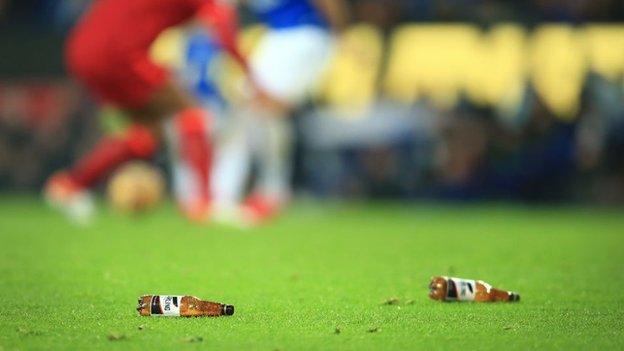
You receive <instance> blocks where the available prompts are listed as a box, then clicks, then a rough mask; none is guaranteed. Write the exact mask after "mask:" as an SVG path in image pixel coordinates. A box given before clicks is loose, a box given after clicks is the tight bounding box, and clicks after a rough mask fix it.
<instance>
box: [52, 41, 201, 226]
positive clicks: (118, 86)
mask: <svg viewBox="0 0 624 351" xmlns="http://www.w3.org/2000/svg"><path fill="white" fill-rule="evenodd" d="M112 59H113V60H112V62H111V64H110V65H104V66H102V65H100V64H99V63H98V64H96V65H93V64H80V63H79V64H77V65H76V68H77V69H76V70H75V72H76V73H77V76H78V77H79V78H80V79H81V80H82V81H83V82H84V83H85V84H86V85H87V86H88V87H90V88H91V89H92V90H93V92H94V93H95V95H96V96H98V97H99V98H101V99H103V100H105V101H109V102H111V103H114V104H116V105H117V106H120V107H122V108H125V110H126V112H127V115H128V116H130V118H131V119H132V121H133V127H132V128H130V129H129V130H128V131H127V132H126V133H125V134H123V135H120V136H115V137H111V138H104V139H102V140H101V141H100V142H99V143H98V144H96V145H95V147H94V148H93V149H92V150H91V151H90V152H89V153H87V154H86V155H85V156H83V158H82V159H81V160H80V161H78V162H77V163H76V164H75V166H74V167H72V168H71V169H70V171H69V172H62V173H59V174H56V175H54V176H53V177H52V178H51V179H50V181H49V182H48V183H47V185H46V189H45V193H46V197H47V198H48V200H50V201H51V202H52V203H53V204H55V205H58V206H59V207H61V208H64V209H69V212H70V216H71V215H72V213H71V212H72V211H73V210H72V208H73V207H74V204H75V203H76V202H77V201H76V200H75V199H77V198H81V197H84V196H83V195H82V194H84V193H85V192H86V191H88V189H90V188H91V187H93V186H94V185H95V184H96V183H97V182H98V181H100V180H101V179H103V178H104V177H106V176H107V175H108V174H110V173H111V172H112V171H113V170H114V169H116V168H117V167H118V166H119V165H121V164H122V163H124V162H126V161H128V160H131V159H135V158H148V157H150V156H152V155H153V153H154V152H155V150H156V147H157V145H158V143H159V140H160V134H161V133H160V130H161V123H162V121H163V120H164V119H166V118H174V119H175V121H176V126H177V127H178V128H179V131H180V135H181V138H180V139H181V147H180V150H181V156H182V158H183V159H185V160H186V161H187V162H188V164H189V166H190V167H191V168H193V169H194V170H195V171H196V172H197V174H198V175H199V176H200V177H202V182H203V183H204V184H206V186H205V188H204V189H203V190H205V191H201V192H200V193H198V194H197V198H198V201H197V206H198V208H199V207H202V206H203V207H205V206H207V205H206V204H207V202H208V197H209V191H208V189H209V173H210V172H209V170H210V144H209V143H208V140H207V135H208V129H209V128H210V125H208V124H207V123H206V121H205V119H204V112H203V111H202V110H201V109H198V108H196V107H195V104H194V103H193V101H192V99H190V98H189V96H188V95H187V94H186V92H185V91H184V90H183V89H181V88H180V87H178V86H177V84H175V83H174V82H173V81H172V80H171V79H170V78H169V76H168V74H167V72H166V71H165V70H164V69H163V68H161V67H159V66H158V65H156V64H154V63H152V62H151V60H150V59H149V58H148V56H147V53H145V54H144V55H143V56H140V57H137V56H136V55H135V56H133V57H132V58H131V60H132V61H130V62H131V64H130V63H128V62H124V60H120V59H118V58H117V57H114V58H112ZM115 59H116V60H115ZM117 61H119V62H117ZM120 63H125V65H121V64H120ZM198 208H195V209H194V210H197V209H198ZM202 210H203V208H202Z"/></svg>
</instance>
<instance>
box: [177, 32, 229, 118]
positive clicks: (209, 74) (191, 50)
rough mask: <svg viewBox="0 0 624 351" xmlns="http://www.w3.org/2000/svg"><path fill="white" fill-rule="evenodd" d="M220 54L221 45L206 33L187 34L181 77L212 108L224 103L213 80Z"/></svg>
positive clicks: (222, 106)
mask: <svg viewBox="0 0 624 351" xmlns="http://www.w3.org/2000/svg"><path fill="white" fill-rule="evenodd" d="M221 55H222V49H221V47H220V46H219V45H218V44H217V43H216V42H215V41H214V40H213V39H212V38H211V37H210V35H208V34H207V33H205V32H203V31H198V32H196V33H193V34H192V35H190V36H189V38H188V42H187V45H186V55H185V64H184V69H183V72H182V73H183V77H184V80H185V82H186V84H187V85H188V86H189V88H190V89H191V91H192V92H194V93H195V96H196V97H197V98H198V99H199V100H200V101H201V102H202V103H203V104H205V105H210V106H212V107H213V108H214V107H216V108H224V107H225V105H226V102H225V100H224V99H223V96H222V95H221V92H220V90H219V87H218V85H217V82H216V81H215V80H214V77H215V71H216V70H218V69H219V67H218V65H219V62H220V57H221Z"/></svg>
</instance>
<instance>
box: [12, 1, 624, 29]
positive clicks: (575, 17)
mask: <svg viewBox="0 0 624 351" xmlns="http://www.w3.org/2000/svg"><path fill="white" fill-rule="evenodd" d="M91 1H92V0H0V20H3V21H13V22H20V21H21V22H29V23H31V24H32V23H36V22H39V23H49V24H54V25H57V26H67V25H69V24H71V23H72V22H73V21H74V20H75V18H76V17H77V16H78V15H79V14H80V13H81V12H82V11H83V10H84V8H85V7H86V6H87V5H88V4H89V3H90V2H91ZM351 2H352V3H353V6H354V9H355V12H356V14H357V17H358V18H360V19H361V20H365V21H370V22H374V23H376V24H378V25H381V26H384V27H389V26H392V25H393V24H395V23H396V22H406V21H410V22H412V21H443V22H448V21H469V22H479V23H491V22H500V21H515V22H517V21H521V22H525V23H535V22H544V21H569V22H587V21H592V22H595V21H621V20H622V19H624V4H623V3H622V1H620V0H526V1H514V0H351Z"/></svg>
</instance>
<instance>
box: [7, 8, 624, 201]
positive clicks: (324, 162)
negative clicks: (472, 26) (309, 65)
mask: <svg viewBox="0 0 624 351" xmlns="http://www.w3.org/2000/svg"><path fill="white" fill-rule="evenodd" d="M88 3H90V1H89V0H0V38H3V39H2V40H7V39H6V38H9V37H10V38H14V37H15V36H18V37H19V38H21V37H23V36H26V37H28V35H33V36H34V35H37V34H35V33H36V32H33V33H30V34H29V33H26V32H27V31H28V30H22V29H20V30H16V31H21V32H19V33H17V34H16V33H11V30H12V29H11V28H12V26H14V27H15V28H55V29H57V30H58V31H59V32H63V31H64V30H65V29H66V28H68V27H69V26H70V25H71V24H72V23H73V22H74V21H75V19H76V18H77V17H78V16H79V14H80V13H81V12H82V11H83V10H84V8H85V7H86V6H87V5H88ZM352 3H353V10H354V14H355V17H356V19H357V20H358V21H359V22H365V23H370V24H373V25H375V26H377V27H378V28H381V29H385V30H391V29H393V28H395V27H396V26H397V25H400V24H402V23H411V22H428V21H440V22H455V21H457V22H470V23H476V24H479V25H488V24H490V23H494V22H520V23H522V24H524V25H525V26H529V27H530V26H533V25H537V24H539V23H542V22H553V21H564V22H570V23H573V24H578V23H585V22H603V21H605V22H621V21H624V2H623V1H621V0H527V1H512V0H498V1H495V0H354V1H352ZM25 31H26V32H25ZM7 32H8V33H9V34H6V33H7ZM11 40H13V41H12V42H11V43H12V45H17V46H19V45H20V44H19V43H20V41H19V40H17V39H11ZM26 43H30V42H26ZM24 46H31V47H28V48H24V47H21V48H17V47H16V48H15V49H16V50H19V51H20V55H23V52H30V53H31V55H36V54H37V53H38V52H40V51H41V48H39V47H34V48H33V47H32V45H24ZM3 47H4V45H3ZM3 50H4V48H3ZM29 50H30V51H29ZM56 54H58V55H60V49H59V51H58V52H56ZM39 60H41V59H40V58H39ZM52 61H53V62H56V61H54V60H52ZM57 61H58V62H61V60H60V59H59V60H57ZM2 64H3V62H2V58H0V66H1V65H2ZM6 65H7V67H9V66H11V63H6ZM11 67H16V65H15V64H13V66H11ZM26 67H27V65H26ZM0 71H1V72H4V71H3V70H2V67H0ZM14 71H15V69H14V68H11V77H10V78H8V77H5V78H3V77H2V76H0V189H2V190H34V189H37V188H38V187H40V186H41V184H42V182H43V180H44V179H45V177H46V176H47V175H48V174H49V172H50V171H51V170H52V169H55V168H58V167H59V166H61V165H65V164H67V163H68V162H69V160H71V159H74V158H75V156H76V154H77V153H79V152H80V151H79V150H81V149H82V148H83V146H84V145H87V144H89V142H90V140H93V139H94V136H93V135H88V134H87V135H86V134H84V131H87V130H93V128H91V127H88V126H92V125H93V124H97V123H100V122H99V120H98V119H97V118H86V117H85V116H91V117H92V116H93V115H94V114H95V112H93V110H92V108H91V105H90V104H89V103H88V102H87V100H86V99H85V98H84V96H82V95H81V93H80V91H79V89H77V88H76V87H75V86H73V85H71V84H69V83H68V82H67V81H66V80H65V78H63V73H62V67H60V66H59V67H56V66H54V65H53V67H48V68H46V70H45V71H46V75H45V76H44V77H42V76H33V74H32V71H30V72H29V70H28V69H25V70H24V71H22V72H14ZM620 80H621V78H620ZM623 87H624V85H623V84H622V82H621V81H613V80H607V79H605V78H604V77H601V76H599V75H596V74H593V73H591V72H590V74H589V76H588V77H587V79H586V80H585V83H584V86H583V89H582V90H583V93H582V98H581V100H582V101H581V108H580V109H579V110H578V111H577V112H576V113H575V116H573V118H569V119H567V120H562V119H561V118H559V117H558V116H556V114H555V113H553V112H552V111H551V110H550V109H549V108H548V106H547V104H545V103H544V101H542V99H541V98H540V96H539V94H537V93H536V92H535V91H534V89H533V88H532V87H530V86H527V87H526V91H525V92H524V93H523V94H522V95H523V98H522V102H521V104H520V106H519V108H517V109H516V110H515V111H514V113H513V114H512V115H510V116H507V117H506V118H501V117H500V111H497V110H496V109H495V108H492V107H491V106H482V105H479V104H476V103H474V102H473V101H471V100H470V99H466V98H462V99H460V102H459V103H458V104H457V105H456V106H455V107H453V108H448V109H442V108H439V107H435V106H436V105H435V104H433V103H431V102H430V101H428V100H427V99H426V98H423V99H420V100H419V101H417V102H416V103H414V104H408V105H406V104H401V103H397V102H394V101H392V100H391V99H387V98H385V97H384V96H379V97H378V102H376V103H375V104H374V105H373V106H371V107H370V108H369V109H368V110H367V111H365V112H360V116H359V117H358V118H352V119H350V118H348V117H345V116H344V113H342V114H340V113H337V112H336V111H332V110H330V109H325V108H323V107H322V106H320V107H319V106H312V105H310V106H309V107H308V108H306V109H304V110H302V111H300V112H299V113H298V114H297V116H295V118H294V123H295V125H296V127H297V131H298V134H299V136H300V138H298V146H297V153H296V157H295V158H296V159H295V164H296V167H295V174H294V180H293V181H294V182H295V183H296V185H297V188H298V189H299V190H300V191H305V192H310V193H313V194H315V195H318V196H332V197H334V196H337V197H367V198H370V197H372V198H410V199H411V198H442V199H462V200H470V199H517V200H547V201H560V200H582V201H591V202H604V203H618V202H619V203H621V202H624V92H623ZM338 114H340V115H339V116H338ZM105 123H106V122H105ZM100 129H105V128H100ZM336 131H340V133H337V132H336Z"/></svg>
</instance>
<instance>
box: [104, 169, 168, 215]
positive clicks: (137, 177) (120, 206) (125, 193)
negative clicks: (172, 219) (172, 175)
mask: <svg viewBox="0 0 624 351" xmlns="http://www.w3.org/2000/svg"><path fill="white" fill-rule="evenodd" d="M164 192H165V180H164V177H163V175H162V172H161V171H160V170H158V169H157V168H156V167H154V166H152V165H150V164H148V163H146V162H139V161H137V162H131V163H128V164H126V165H124V166H123V167H121V168H120V169H118V170H117V171H116V172H115V173H114V174H113V176H112V177H111V178H110V181H109V183H108V189H107V196H108V201H109V203H110V204H111V206H112V207H113V208H114V209H115V210H117V211H120V212H123V213H143V212H147V211H149V210H151V209H153V208H154V207H156V206H157V205H158V204H160V203H161V202H162V200H163V197H164Z"/></svg>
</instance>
